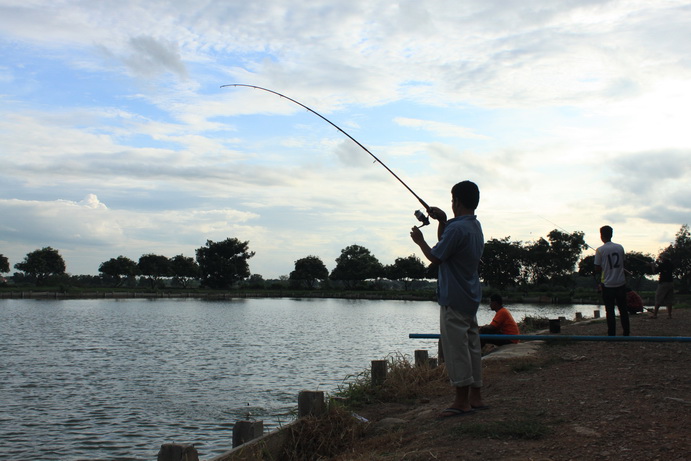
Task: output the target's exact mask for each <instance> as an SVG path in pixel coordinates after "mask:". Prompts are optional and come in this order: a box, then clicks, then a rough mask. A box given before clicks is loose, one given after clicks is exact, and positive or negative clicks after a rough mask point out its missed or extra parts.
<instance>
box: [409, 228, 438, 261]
mask: <svg viewBox="0 0 691 461" xmlns="http://www.w3.org/2000/svg"><path fill="white" fill-rule="evenodd" d="M410 238H412V239H413V242H415V243H417V245H418V246H419V247H420V250H422V253H423V254H424V255H425V258H427V259H428V260H429V261H430V262H431V263H432V264H441V259H439V258H437V257H436V256H434V255H433V254H432V248H431V247H430V246H429V245H428V244H427V242H426V241H425V236H424V235H422V231H421V230H420V229H418V228H417V227H413V228H412V229H411V230H410Z"/></svg>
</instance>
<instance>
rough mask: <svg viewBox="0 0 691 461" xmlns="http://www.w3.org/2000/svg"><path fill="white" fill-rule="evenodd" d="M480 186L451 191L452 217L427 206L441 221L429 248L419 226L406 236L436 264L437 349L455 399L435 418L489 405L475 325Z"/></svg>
mask: <svg viewBox="0 0 691 461" xmlns="http://www.w3.org/2000/svg"><path fill="white" fill-rule="evenodd" d="M479 201H480V190H479V189H478V187H477V185H476V184H475V183H473V182H470V181H463V182H459V183H458V184H456V185H455V186H453V188H452V189H451V209H452V211H453V215H454V217H453V218H452V219H449V220H448V221H447V220H446V213H444V211H442V210H441V209H439V208H436V207H431V208H430V209H429V210H428V212H429V216H430V218H432V219H436V220H437V221H438V222H439V226H438V228H437V238H438V240H439V241H438V242H437V244H436V245H434V247H433V248H432V247H430V246H429V245H428V244H427V242H426V241H425V237H424V236H423V234H422V231H420V229H419V228H417V227H413V228H412V229H411V231H410V237H411V238H412V239H413V241H414V242H415V243H416V244H417V245H418V246H419V247H420V249H421V250H422V252H423V253H424V255H425V257H426V258H427V259H428V260H429V261H430V262H432V263H433V264H437V265H439V274H438V277H439V278H438V285H437V286H438V288H437V289H438V302H439V306H440V330H441V331H440V332H441V347H442V353H443V354H444V361H445V363H446V370H447V372H448V374H449V379H450V380H451V385H452V386H453V387H454V389H455V400H454V401H453V403H452V404H451V406H450V407H448V408H446V409H445V410H443V411H442V412H441V413H440V414H439V418H448V417H452V416H463V415H469V414H472V413H474V412H475V410H478V409H484V408H487V406H485V404H484V403H483V401H482V392H481V391H482V349H481V346H480V332H479V329H478V325H477V310H478V307H479V306H480V300H481V299H482V287H481V286H480V277H479V275H478V266H479V264H480V258H481V257H482V251H483V249H484V246H485V240H484V236H483V234H482V226H481V225H480V222H479V221H478V220H477V218H476V216H475V209H476V208H477V205H478V203H479Z"/></svg>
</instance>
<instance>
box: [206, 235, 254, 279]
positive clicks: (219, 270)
mask: <svg viewBox="0 0 691 461" xmlns="http://www.w3.org/2000/svg"><path fill="white" fill-rule="evenodd" d="M248 245H249V241H247V242H241V241H240V240H238V239H236V238H228V239H226V240H224V241H222V242H212V241H211V240H207V241H206V247H201V248H198V249H197V251H196V254H197V263H198V264H199V270H200V272H201V281H202V285H204V286H207V287H209V288H215V289H224V288H226V289H227V288H231V287H232V286H233V284H235V283H236V282H238V281H240V280H243V279H245V278H247V277H249V275H250V267H249V264H248V263H247V260H248V259H250V258H251V257H253V256H254V251H249V247H248Z"/></svg>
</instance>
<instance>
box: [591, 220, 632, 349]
mask: <svg viewBox="0 0 691 461" xmlns="http://www.w3.org/2000/svg"><path fill="white" fill-rule="evenodd" d="M613 233H614V231H613V230H612V228H611V227H610V226H602V227H601V228H600V239H601V240H602V243H604V245H602V246H601V247H600V248H598V249H597V251H596V252H595V272H598V273H599V272H601V273H602V284H603V288H602V300H603V301H604V303H605V312H606V313H607V334H608V335H609V336H616V334H617V319H616V317H615V315H614V304H615V303H616V305H617V308H619V317H620V318H621V327H622V329H623V330H624V336H629V334H630V333H631V331H630V328H629V311H628V309H627V306H626V275H625V273H624V247H623V246H621V245H619V244H618V243H614V242H612V234H613Z"/></svg>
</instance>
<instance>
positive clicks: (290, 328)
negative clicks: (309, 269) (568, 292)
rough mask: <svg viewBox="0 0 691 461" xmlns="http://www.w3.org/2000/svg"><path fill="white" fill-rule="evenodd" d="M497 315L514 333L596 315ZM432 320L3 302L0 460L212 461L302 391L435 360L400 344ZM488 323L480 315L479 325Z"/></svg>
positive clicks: (546, 310) (371, 304)
mask: <svg viewBox="0 0 691 461" xmlns="http://www.w3.org/2000/svg"><path fill="white" fill-rule="evenodd" d="M508 307H509V308H510V310H511V311H512V312H513V314H514V317H515V318H516V320H517V321H520V320H521V319H522V318H523V317H524V316H525V315H532V316H541V317H549V318H556V317H558V316H565V317H566V318H569V319H572V318H573V317H574V315H575V312H579V311H580V312H583V314H584V315H585V316H591V315H592V311H593V306H579V305H562V306H544V305H529V304H521V305H516V306H508ZM438 315H439V310H438V306H437V304H436V303H434V302H420V301H384V300H377V301H370V300H343V299H234V300H224V301H209V300H199V299H154V300H147V299H127V300H113V299H94V300H14V299H4V300H0V446H2V451H1V453H2V454H0V458H4V457H5V456H8V457H9V458H6V459H31V460H55V459H61V460H81V459H84V460H87V459H88V460H94V459H108V460H112V459H122V460H124V459H127V460H133V459H141V460H151V459H156V454H157V453H158V450H159V448H160V446H161V444H163V443H173V442H175V443H194V444H195V446H196V447H197V450H198V451H199V454H200V458H201V459H209V458H211V457H213V456H216V455H218V454H221V453H223V452H225V451H227V450H229V449H230V448H231V446H232V427H233V424H234V422H235V421H237V420H239V419H246V417H247V413H250V414H251V416H252V417H255V418H256V419H259V420H263V421H264V426H265V429H273V428H276V427H277V426H278V425H280V424H283V423H287V422H290V421H292V420H293V419H294V417H293V416H292V412H294V410H295V409H296V407H297V395H298V393H299V392H300V391H301V390H322V391H325V392H326V393H334V392H335V391H336V390H337V389H338V387H339V386H340V385H342V384H343V382H344V379H346V378H347V377H349V376H350V377H352V376H353V375H357V374H358V373H360V372H362V371H363V370H366V369H368V368H369V366H370V362H371V361H372V360H377V359H384V358H387V357H388V356H391V355H397V354H402V355H407V356H409V357H412V355H413V353H414V351H415V350H416V349H428V350H430V351H431V353H430V355H431V356H436V347H437V346H436V341H435V340H419V339H408V334H409V333H437V332H438V331H439V327H438ZM492 315H493V312H492V311H490V309H489V307H488V306H486V305H483V306H481V307H480V312H479V313H478V322H479V323H480V324H485V323H489V321H490V320H491V318H492ZM411 360H412V359H411ZM351 379H352V378H351Z"/></svg>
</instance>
